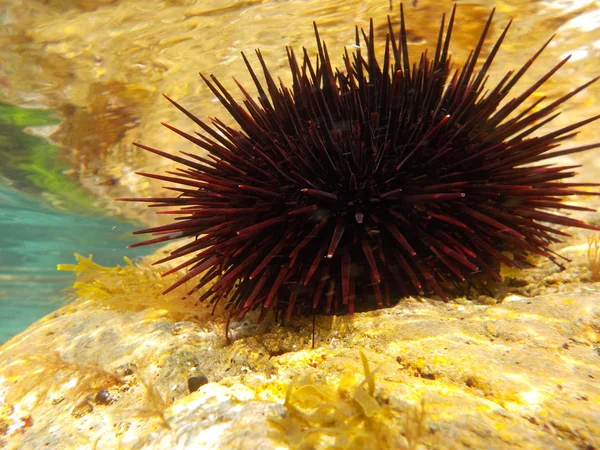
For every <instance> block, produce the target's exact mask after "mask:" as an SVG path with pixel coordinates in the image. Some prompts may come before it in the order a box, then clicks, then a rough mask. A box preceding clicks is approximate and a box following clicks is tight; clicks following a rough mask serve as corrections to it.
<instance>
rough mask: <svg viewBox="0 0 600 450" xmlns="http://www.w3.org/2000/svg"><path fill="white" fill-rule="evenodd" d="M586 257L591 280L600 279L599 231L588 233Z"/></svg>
mask: <svg viewBox="0 0 600 450" xmlns="http://www.w3.org/2000/svg"><path fill="white" fill-rule="evenodd" d="M587 259H588V267H589V269H590V273H591V280H592V281H594V282H596V281H600V233H593V234H590V235H588V251H587Z"/></svg>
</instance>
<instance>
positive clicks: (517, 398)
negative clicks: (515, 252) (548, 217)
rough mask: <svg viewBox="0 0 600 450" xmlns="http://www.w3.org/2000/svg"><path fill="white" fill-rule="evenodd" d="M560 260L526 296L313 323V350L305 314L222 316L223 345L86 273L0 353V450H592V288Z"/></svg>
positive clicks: (598, 401) (406, 307) (213, 326)
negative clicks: (284, 318) (264, 320)
mask: <svg viewBox="0 0 600 450" xmlns="http://www.w3.org/2000/svg"><path fill="white" fill-rule="evenodd" d="M82 261H83V263H84V264H83V266H85V267H87V268H88V269H90V268H91V267H92V265H91V264H88V265H86V264H85V263H86V260H85V259H82ZM87 262H88V263H89V261H87ZM83 266H81V263H80V266H78V267H83ZM97 267H100V266H97ZM132 267H133V266H132ZM569 267H570V268H569V270H567V271H565V272H560V273H559V272H556V271H555V273H553V274H550V275H548V276H546V277H545V278H543V280H542V281H541V282H540V283H539V284H538V285H537V286H538V287H537V292H539V293H540V295H538V296H535V295H534V294H535V292H536V291H535V290H529V292H530V294H532V295H533V296H531V297H525V296H521V295H515V294H511V295H508V296H507V297H505V299H504V301H503V302H502V303H498V304H485V300H486V299H484V298H482V299H480V301H479V302H472V301H467V300H462V301H461V300H460V299H457V300H456V301H454V302H450V303H443V302H441V301H439V300H434V299H426V298H422V299H415V298H409V299H406V300H405V301H402V302H400V304H398V305H397V306H396V307H393V308H389V309H384V310H379V311H373V312H369V313H363V314H355V315H354V316H353V317H339V318H331V317H319V318H317V320H316V329H315V331H316V341H315V349H311V340H312V329H311V328H312V322H311V320H310V319H303V320H301V321H298V322H294V323H292V324H290V325H288V326H285V327H282V326H279V325H278V324H275V323H268V324H264V325H256V324H254V323H252V322H250V321H248V322H242V323H234V324H232V326H231V328H230V331H229V334H230V338H231V340H232V342H231V344H229V345H228V344H227V343H226V340H225V335H224V322H225V321H224V319H223V318H222V317H220V316H218V315H215V316H211V315H210V310H207V311H206V313H204V312H202V314H203V315H202V314H201V315H200V316H197V317H195V318H193V320H194V321H193V322H192V321H185V320H183V321H182V320H180V319H181V316H178V315H177V314H178V313H180V311H179V309H178V308H179V307H178V306H177V307H175V308H174V309H173V310H172V311H169V309H168V308H165V309H142V310H139V311H136V310H135V308H133V307H132V305H131V304H130V305H129V306H127V302H126V299H125V298H124V297H119V295H122V294H119V293H118V292H117V289H121V290H122V291H123V292H129V293H130V295H134V294H135V292H134V291H135V289H133V288H131V287H127V286H126V284H122V285H119V283H118V280H119V277H121V278H123V279H125V278H126V277H127V276H129V275H130V274H129V275H128V272H127V270H129V269H126V268H125V269H122V270H121V271H115V269H107V268H103V270H100V269H97V270H96V271H92V270H91V269H90V270H87V272H88V273H87V274H84V275H83V276H82V277H83V278H78V282H77V283H79V284H77V283H76V290H77V293H78V295H79V298H78V299H77V300H75V301H74V302H73V303H71V304H69V305H67V306H65V307H63V308H62V309H60V310H59V311H57V312H55V313H53V314H52V315H50V316H48V317H46V318H44V319H42V320H41V321H39V322H38V323H36V324H35V325H33V326H32V327H31V328H29V329H28V330H27V331H25V332H24V333H22V334H20V335H18V336H16V337H15V338H13V339H12V340H11V341H9V342H8V343H6V344H5V345H4V346H2V347H1V348H0V404H1V405H2V409H1V410H0V447H4V448H20V449H34V448H44V447H46V448H53V449H63V448H65V449H66V448H82V449H83V448H90V449H91V448H136V449H142V448H143V449H146V448H147V449H152V448H205V449H249V448H253V449H274V448H278V449H288V448H290V449H293V448H317V449H325V448H330V447H331V446H334V445H337V446H338V447H337V448H370V449H386V448H415V449H416V448H437V449H444V448H453V449H463V448H465V449H466V448H496V449H499V448H527V449H534V448H540V449H548V448H558V449H561V448H564V449H572V448H598V447H600V385H599V383H598V380H600V304H599V303H598V301H597V299H598V295H599V293H600V284H599V283H597V282H596V283H593V282H588V283H582V282H581V280H583V279H587V278H589V275H590V273H589V270H588V267H584V266H577V265H574V264H572V265H570V266H569ZM131 270H133V269H131ZM136 270H137V269H136ZM84 272H85V271H84ZM511 280H512V281H510V283H512V284H519V280H518V279H517V278H511ZM521 281H522V282H523V283H526V280H521ZM570 281H571V282H570ZM152 283H153V282H152V278H151V277H148V278H146V279H143V283H140V284H142V287H141V288H140V289H141V291H140V292H146V293H147V295H148V296H149V297H152V296H153V295H154V293H153V292H154V291H153V289H154V288H155V287H156V288H157V289H159V288H161V286H154V285H153V284H152ZM156 283H157V284H159V283H160V280H159V278H156ZM92 286H93V289H92ZM111 286H112V287H111ZM124 286H125V287H124ZM525 291H527V288H524V292H525ZM94 292H95V293H96V294H97V293H98V292H102V293H103V295H112V296H113V297H115V298H117V297H118V298H119V299H120V300H119V301H120V302H121V304H122V305H123V307H122V308H120V307H118V306H117V305H115V304H110V305H109V304H108V303H106V302H105V303H104V305H103V304H102V302H100V301H98V300H97V299H96V298H95V297H94V295H93V293H94ZM151 300H152V298H149V299H148V301H151ZM488 300H491V299H488ZM103 301H105V300H103ZM490 303H494V302H493V301H492V302H490ZM139 308H145V305H141V306H140V307H139ZM362 355H364V358H363V356H362ZM190 378H193V381H192V382H189V380H190ZM198 380H203V381H202V382H200V383H198ZM204 381H208V382H207V383H205V382H204ZM190 386H194V388H197V390H196V391H194V392H192V393H190ZM303 446H304V447H303Z"/></svg>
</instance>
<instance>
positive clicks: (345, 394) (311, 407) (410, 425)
mask: <svg viewBox="0 0 600 450" xmlns="http://www.w3.org/2000/svg"><path fill="white" fill-rule="evenodd" d="M360 358H361V361H362V365H363V372H364V379H363V381H362V382H360V383H359V384H358V385H356V384H355V382H354V379H355V378H354V376H353V375H350V374H349V375H347V376H345V377H342V379H341V380H340V382H339V383H338V384H337V386H334V385H331V384H328V383H320V382H318V381H316V380H315V377H314V376H313V375H308V376H306V377H303V378H301V379H298V378H296V379H294V380H293V381H292V382H291V383H290V385H289V388H288V390H287V394H286V397H285V401H284V407H285V410H286V414H285V416H284V417H276V418H271V419H270V422H271V423H272V425H273V427H274V430H275V435H274V436H273V437H275V438H276V439H278V440H280V441H284V442H285V443H286V444H287V445H288V446H289V447H290V448H294V449H299V450H305V449H306V450H308V449H321V448H323V449H324V448H327V449H345V450H353V449H364V450H387V449H408V450H412V449H415V448H417V445H418V443H419V442H420V440H421V438H422V436H423V435H424V434H425V418H426V412H425V407H424V402H423V401H422V402H421V404H420V406H413V405H409V406H408V407H407V408H406V409H405V411H404V416H402V414H400V413H399V412H398V411H396V410H394V409H393V408H391V407H390V406H389V405H388V404H385V402H384V401H382V400H381V396H378V395H376V393H375V390H376V388H375V373H376V371H377V369H376V370H373V371H371V370H370V368H369V363H368V360H367V357H366V356H365V354H364V353H363V352H362V351H361V352H360Z"/></svg>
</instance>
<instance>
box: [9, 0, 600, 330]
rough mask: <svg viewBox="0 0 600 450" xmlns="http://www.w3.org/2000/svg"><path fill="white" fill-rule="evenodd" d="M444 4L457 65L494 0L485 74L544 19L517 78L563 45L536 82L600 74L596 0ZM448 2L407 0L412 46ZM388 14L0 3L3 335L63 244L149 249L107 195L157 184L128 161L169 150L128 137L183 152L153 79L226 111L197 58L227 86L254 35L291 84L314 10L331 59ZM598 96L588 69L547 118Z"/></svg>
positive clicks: (581, 159) (301, 2)
mask: <svg viewBox="0 0 600 450" xmlns="http://www.w3.org/2000/svg"><path fill="white" fill-rule="evenodd" d="M456 3H458V5H459V10H458V15H457V22H459V23H460V27H457V29H456V32H455V33H454V34H453V38H452V39H453V48H452V51H453V59H454V60H455V61H456V62H457V63H461V62H464V61H465V59H466V58H467V56H468V52H469V50H470V49H472V48H473V47H474V46H475V45H476V43H477V42H476V40H477V38H478V36H479V35H480V31H481V28H482V26H483V23H484V22H485V20H486V18H487V16H488V15H489V11H490V9H491V8H493V7H495V8H496V17H497V19H496V20H495V22H494V24H493V26H492V29H491V30H490V36H491V37H492V39H495V38H496V37H497V36H498V35H499V33H500V32H501V30H502V27H503V26H504V24H506V23H507V22H508V21H509V20H510V19H511V18H512V19H514V23H513V25H512V27H511V30H510V32H509V35H508V37H507V39H506V43H505V44H504V45H503V48H502V50H501V52H499V54H498V56H497V58H496V59H497V62H496V63H495V65H494V67H493V68H492V72H491V77H492V79H494V78H495V79H496V80H497V79H498V78H499V77H500V76H502V75H503V74H504V73H505V72H506V71H507V70H509V69H511V68H514V67H519V66H520V65H522V64H523V63H524V62H525V61H526V60H527V59H528V58H529V57H530V56H531V55H532V54H533V53H534V52H535V51H536V50H537V49H538V48H539V47H540V46H541V45H542V44H543V43H544V42H545V41H546V40H547V39H548V38H549V37H550V36H551V35H552V34H554V33H556V34H557V36H556V37H555V38H554V41H553V42H552V44H551V45H549V46H548V48H547V49H546V51H545V52H544V54H543V56H542V57H541V58H540V60H539V61H538V62H537V63H536V64H535V65H534V66H533V67H532V69H531V70H530V71H529V73H528V74H527V76H525V77H524V78H523V80H522V82H521V85H522V86H528V85H530V84H531V83H532V82H533V81H535V80H536V79H537V78H539V76H541V74H543V73H545V72H547V70H548V68H549V67H551V66H552V65H554V64H556V63H557V62H558V61H559V60H560V59H562V58H563V57H564V56H565V55H567V54H571V55H573V56H572V57H571V61H570V62H569V63H568V64H567V65H566V66H565V67H564V68H563V69H562V70H561V71H559V72H558V73H557V74H556V75H555V76H554V77H553V78H552V79H551V80H550V81H549V82H548V83H546V84H545V85H544V86H543V88H542V89H540V92H539V95H543V96H545V97H546V98H547V101H552V100H553V99H556V98H559V97H560V96H562V95H564V94H565V93H566V92H568V91H569V90H570V89H572V88H574V87H576V86H578V85H580V84H583V83H584V82H586V81H588V80H589V79H591V78H592V77H593V76H595V75H598V74H599V69H598V67H599V66H598V59H599V58H600V4H599V3H598V2H597V1H591V0H547V1H538V0H536V1H533V0H501V1H493V0H482V1H471V2H464V3H463V2H456ZM454 4H455V2H454V1H451V0H446V1H438V0H435V1H434V0H413V1H405V2H404V8H405V14H406V15H407V22H408V23H409V25H410V27H411V28H410V29H408V31H407V32H408V36H409V41H410V46H411V47H410V51H411V52H412V53H413V54H418V53H420V52H422V51H423V50H424V49H425V48H428V47H430V46H431V45H432V42H435V40H436V38H437V30H438V27H439V19H438V18H439V17H440V15H441V13H442V12H447V13H449V12H450V10H451V8H452V6H453V5H454ZM388 15H389V16H390V17H391V20H392V21H393V22H395V23H396V22H398V18H397V17H398V2H390V1H389V0H368V1H364V0H360V1H359V0H350V1H347V0H345V1H341V0H328V1H315V0H310V1H306V0H290V1H283V2H282V1H262V0H250V1H240V0H226V1H222V0H206V1H192V0H179V1H159V0H128V1H119V0H75V1H70V2H61V1H48V2H39V1H33V0H4V1H0V23H1V25H0V26H1V27H2V33H1V34H0V61H1V63H0V101H1V102H4V103H5V104H6V106H2V107H1V108H0V119H1V120H0V155H1V156H2V158H3V159H2V163H0V227H1V230H2V234H0V268H1V269H0V340H5V339H7V338H8V337H9V336H10V335H11V334H14V333H15V332H18V331H20V330H22V329H24V328H25V327H26V326H27V325H28V324H30V323H31V322H32V321H33V320H35V319H37V318H39V317H41V316H43V315H44V314H46V313H48V312H49V311H51V310H52V309H53V308H55V307H56V306H58V305H60V301H61V299H63V298H64V297H65V292H64V289H65V288H67V287H68V286H69V285H70V284H71V283H72V281H73V276H72V274H65V273H61V272H57V271H56V264H58V263H70V262H72V261H73V256H72V255H73V253H75V252H77V253H81V254H84V255H88V254H90V253H91V254H93V255H94V260H95V261H97V262H99V263H101V264H103V265H114V264H118V263H120V262H122V258H123V256H125V255H127V256H135V255H140V254H147V253H150V252H152V251H153V249H152V248H145V249H139V250H137V251H135V252H134V251H128V250H126V249H125V247H126V245H127V244H129V243H131V242H134V241H135V240H134V238H133V237H132V236H131V235H130V232H131V231H132V230H134V229H136V228H140V226H141V223H145V224H157V223H160V218H157V217H156V215H155V214H154V211H152V210H149V209H148V208H146V206H145V205H143V204H128V205H127V206H125V207H124V206H122V205H121V204H117V203H116V202H114V201H113V200H112V199H113V198H115V197H135V196H151V195H152V194H153V193H156V192H157V191H159V190H160V188H161V185H162V183H160V182H154V181H149V180H147V179H141V178H140V177H137V176H136V175H135V174H134V172H135V171H137V170H143V171H146V172H160V171H162V170H164V169H165V168H166V167H165V164H166V161H163V160H161V159H160V158H155V157H154V155H150V154H147V153H144V152H141V151H139V150H138V149H136V148H135V147H133V146H132V142H134V141H141V142H143V143H146V144H149V145H152V146H155V147H156V148H160V149H164V150H173V151H174V150H183V151H186V150H194V147H193V146H192V145H191V144H189V143H186V142H182V139H181V138H180V137H178V136H176V135H175V134H174V133H171V132H170V131H168V130H166V129H164V128H163V127H161V126H160V125H159V123H160V122H161V121H167V122H169V123H171V124H172V125H174V126H176V127H180V128H182V129H186V127H187V128H189V123H188V121H187V119H186V118H185V117H183V115H182V114H180V113H179V112H178V111H177V110H175V108H173V107H172V106H171V105H170V104H169V103H168V102H167V101H165V100H164V99H163V98H162V94H163V93H164V94H167V95H169V96H170V97H172V98H174V99H175V100H177V101H181V102H182V104H184V105H185V106H186V107H189V108H190V109H191V110H192V111H193V112H194V113H196V114H198V115H199V116H200V117H202V118H204V117H206V116H213V115H214V116H219V117H225V120H227V118H226V114H224V111H223V109H222V108H221V107H219V106H217V105H216V102H215V98H214V96H213V95H212V94H211V93H210V91H208V89H207V88H206V87H205V86H204V85H203V84H202V83H201V82H200V80H199V78H198V75H197V74H198V71H200V70H201V71H203V72H205V73H207V74H215V75H216V76H217V77H218V78H219V79H220V80H222V81H223V84H224V85H225V86H226V87H228V88H231V90H232V92H235V93H236V94H237V92H238V91H237V90H236V88H235V84H234V82H233V81H232V79H231V77H232V75H235V76H236V79H238V80H239V81H240V82H241V83H242V84H244V85H246V86H251V80H250V78H249V76H248V74H247V72H246V70H245V66H244V63H243V61H242V59H241V57H240V52H242V51H243V52H245V53H246V54H247V55H248V57H249V59H251V60H252V61H254V60H255V56H254V49H256V48H260V49H261V50H262V54H263V56H264V57H265V60H266V62H267V65H268V66H269V68H270V70H271V71H272V72H273V73H274V74H276V75H277V76H281V78H282V79H283V80H284V81H286V82H289V79H287V78H286V77H288V76H289V75H288V73H289V70H287V58H286V53H285V46H287V45H290V46H293V47H294V48H296V49H297V50H299V49H301V48H302V47H303V46H306V47H307V49H308V51H309V52H314V50H315V45H314V31H313V25H312V22H313V21H316V22H317V23H318V25H319V30H320V34H321V38H322V39H324V40H326V41H327V44H328V50H329V53H330V54H331V55H332V59H333V60H334V61H339V62H340V63H341V55H342V52H343V50H344V48H346V47H347V48H351V47H352V46H353V43H354V26H355V25H357V26H360V27H366V26H368V20H369V18H370V17H373V19H374V22H375V24H376V26H375V33H376V37H377V38H379V39H380V40H381V41H382V42H383V40H384V39H385V33H386V29H387V22H386V20H387V19H386V18H387V16H388ZM431 17H435V20H433V21H432V20H430V19H431ZM490 42H492V41H491V40H490ZM486 51H489V49H487V50H485V51H484V55H483V56H485V52H486ZM598 99H600V83H596V84H595V85H593V86H591V87H589V88H588V89H586V91H585V92H583V93H581V94H580V95H578V96H577V97H575V98H573V99H572V100H571V101H569V102H568V103H567V104H566V105H565V106H564V108H562V109H563V114H562V116H560V117H559V118H557V119H556V120H555V121H553V122H552V123H551V124H550V125H549V127H550V128H559V127H561V126H564V125H565V124H570V123H574V122H576V121H577V120H580V119H583V118H586V117H590V116H593V115H595V114H598V113H599V112H600V102H599V101H598ZM8 105H15V106H8ZM22 107H25V108H27V109H23V108H22ZM26 129H27V130H29V131H28V132H27V131H25V130H26ZM597 130H598V127H597V126H588V127H586V128H584V129H583V130H582V131H581V133H579V134H578V135H577V136H576V137H574V138H573V141H576V142H577V143H578V144H581V145H584V144H586V143H589V142H593V141H597V140H598V139H599V136H598V132H597ZM35 135H37V136H35ZM559 162H560V163H561V164H565V165H568V164H581V165H582V166H583V167H582V168H581V169H580V173H581V175H580V177H581V179H583V180H586V181H596V180H597V174H598V170H600V169H599V167H600V158H599V157H598V154H597V153H596V152H588V153H583V154H579V155H575V156H569V157H564V158H562V160H561V161H559Z"/></svg>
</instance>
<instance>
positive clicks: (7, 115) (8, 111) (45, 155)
mask: <svg viewBox="0 0 600 450" xmlns="http://www.w3.org/2000/svg"><path fill="white" fill-rule="evenodd" d="M59 122H60V120H59V119H58V118H57V117H55V116H54V115H53V113H52V112H51V111H47V110H42V109H26V108H20V107H17V106H12V105H6V104H2V103H0V158H2V164H1V165H0V178H2V179H4V180H5V182H6V184H9V185H11V186H12V187H13V188H14V189H16V190H17V191H20V192H23V193H25V194H27V195H29V196H31V197H34V198H38V197H45V198H46V200H47V202H48V203H51V204H52V206H54V207H55V208H57V209H59V210H62V211H67V212H77V213H92V212H93V213H98V212H101V211H102V210H101V209H100V208H99V207H95V206H94V201H93V198H92V196H91V195H90V194H88V193H87V192H86V191H85V190H84V189H82V188H81V187H80V186H79V185H78V183H77V180H76V179H74V178H73V177H70V176H69V175H68V172H69V170H70V166H69V164H68V163H67V162H66V161H63V160H61V159H60V151H59V148H58V147H57V146H55V145H53V144H52V143H51V142H49V141H47V140H46V139H43V138H41V137H39V136H34V135H32V134H30V133H28V132H27V129H29V128H31V127H47V126H54V125H57V124H58V123H59Z"/></svg>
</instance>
